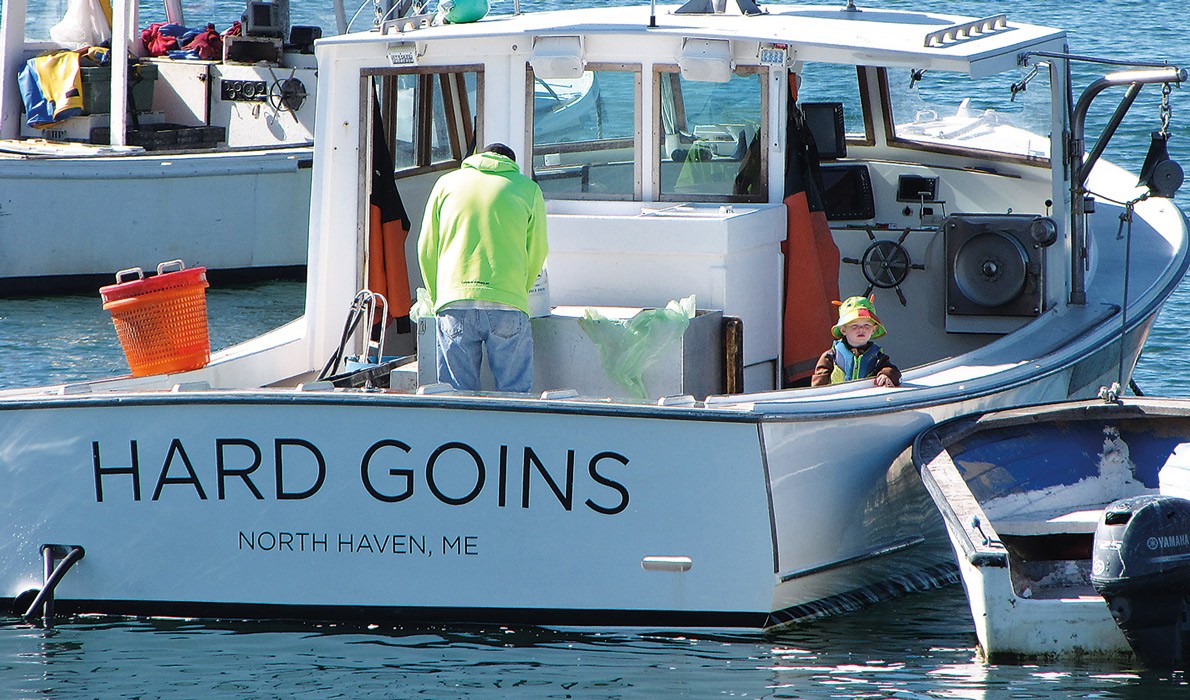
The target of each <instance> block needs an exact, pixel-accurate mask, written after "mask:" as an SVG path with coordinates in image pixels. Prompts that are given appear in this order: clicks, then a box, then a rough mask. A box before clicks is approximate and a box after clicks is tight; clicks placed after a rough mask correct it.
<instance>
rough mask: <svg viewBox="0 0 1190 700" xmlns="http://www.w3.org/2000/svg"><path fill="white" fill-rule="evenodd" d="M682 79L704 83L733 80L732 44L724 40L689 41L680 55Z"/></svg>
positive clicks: (679, 64) (685, 42)
mask: <svg viewBox="0 0 1190 700" xmlns="http://www.w3.org/2000/svg"><path fill="white" fill-rule="evenodd" d="M678 67H679V68H680V69H681V70H682V78H683V79H685V80H695V81H698V82H704V83H726V82H728V81H729V80H731V67H732V66H731V42H729V41H725V40H723V39H687V40H686V41H684V42H682V51H681V53H679V54H678Z"/></svg>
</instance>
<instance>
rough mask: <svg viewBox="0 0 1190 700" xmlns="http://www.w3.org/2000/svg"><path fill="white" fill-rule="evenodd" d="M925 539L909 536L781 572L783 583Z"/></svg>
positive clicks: (893, 550) (893, 552)
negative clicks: (851, 554)
mask: <svg viewBox="0 0 1190 700" xmlns="http://www.w3.org/2000/svg"><path fill="white" fill-rule="evenodd" d="M925 541H926V538H924V537H922V536H921V535H915V536H913V537H907V538H905V539H903V540H899V541H897V542H893V543H892V544H886V545H884V546H883V547H879V548H877V549H871V550H868V551H867V552H864V553H863V554H857V555H855V556H853V557H847V558H846V559H838V560H836V561H833V562H830V563H829V564H820V565H818V566H811V567H810V568H808V569H802V570H801V571H792V572H790V573H787V574H781V583H788V582H789V581H793V580H795V579H799V578H805V577H806V576H813V575H814V574H821V573H822V572H824V571H830V570H831V569H838V568H840V567H844V566H850V565H852V564H858V563H859V562H861V561H868V560H869V559H876V558H878V557H883V556H886V555H889V554H895V553H896V552H900V551H901V550H904V549H909V548H910V547H916V546H917V545H919V544H921V543H923V542H925Z"/></svg>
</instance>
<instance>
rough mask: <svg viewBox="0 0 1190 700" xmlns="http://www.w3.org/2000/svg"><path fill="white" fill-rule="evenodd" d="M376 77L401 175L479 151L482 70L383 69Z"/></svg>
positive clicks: (456, 161) (455, 162) (389, 141)
mask: <svg viewBox="0 0 1190 700" xmlns="http://www.w3.org/2000/svg"><path fill="white" fill-rule="evenodd" d="M370 80H371V81H372V86H373V89H374V92H375V95H376V97H377V100H378V103H379V105H380V116H381V121H382V123H383V125H384V133H385V140H386V142H387V145H388V147H389V150H390V152H391V153H392V156H393V170H394V171H395V172H396V173H397V174H399V175H400V174H408V173H412V172H416V171H419V170H423V169H438V168H447V167H456V166H457V165H458V164H459V162H460V161H462V159H463V158H465V157H466V156H467V155H468V154H469V153H471V152H472V151H474V149H475V133H476V129H477V122H476V119H477V115H478V114H479V109H478V107H479V106H478V104H477V95H478V93H479V86H480V84H481V83H482V73H481V72H480V71H479V70H476V69H473V70H465V69H464V70H442V71H436V70H434V69H416V70H412V71H405V72H382V73H378V74H375V75H372V76H370Z"/></svg>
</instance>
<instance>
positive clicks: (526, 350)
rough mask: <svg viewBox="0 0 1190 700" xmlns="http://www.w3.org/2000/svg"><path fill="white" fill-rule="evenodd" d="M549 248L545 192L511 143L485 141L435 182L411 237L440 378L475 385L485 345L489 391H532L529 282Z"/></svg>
mask: <svg viewBox="0 0 1190 700" xmlns="http://www.w3.org/2000/svg"><path fill="white" fill-rule="evenodd" d="M548 250H549V244H548V242H547V241H546V230H545V198H544V197H543V196H542V194H541V188H540V187H538V186H537V183H536V182H534V181H533V180H532V179H530V178H528V177H526V176H525V175H523V174H522V173H521V171H520V169H519V168H518V167H517V164H516V154H515V153H513V151H512V149H511V148H509V147H508V146H505V145H504V144H502V143H493V144H490V145H488V146H487V147H486V148H485V149H484V152H483V153H477V154H475V155H473V156H471V157H469V158H467V159H466V160H464V161H463V164H462V166H461V167H460V168H459V169H458V170H456V171H455V172H452V173H449V174H447V175H443V176H442V177H441V178H439V179H438V182H437V183H436V184H435V185H434V189H433V190H431V192H430V198H429V201H428V202H427V203H426V213H425V217H424V218H423V220H422V227H421V236H420V238H419V239H418V241H417V253H418V261H419V262H420V263H421V274H422V279H423V280H425V288H426V291H427V292H429V295H430V303H431V304H432V305H433V309H434V313H435V314H436V315H437V317H438V337H437V342H438V381H440V382H448V383H450V384H451V386H453V387H454V388H456V389H463V390H469V391H475V390H478V389H479V370H480V362H481V358H482V348H483V347H486V348H487V354H488V365H489V366H490V367H491V370H492V376H493V377H494V378H495V380H496V390H497V391H518V392H527V391H529V388H530V387H531V386H532V384H533V334H532V332H531V330H530V327H529V289H530V288H532V286H533V283H534V281H536V279H537V275H538V274H540V273H541V267H542V265H543V264H544V263H545V257H546V253H547V252H548Z"/></svg>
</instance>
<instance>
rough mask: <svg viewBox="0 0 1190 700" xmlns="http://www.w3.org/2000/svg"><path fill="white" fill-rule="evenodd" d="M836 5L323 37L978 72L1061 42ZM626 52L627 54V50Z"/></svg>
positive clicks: (568, 15)
mask: <svg viewBox="0 0 1190 700" xmlns="http://www.w3.org/2000/svg"><path fill="white" fill-rule="evenodd" d="M840 8H841V6H840V5H772V4H770V5H765V6H764V9H765V10H766V11H767V14H763V15H754V16H744V15H741V14H730V13H729V14H715V15H703V14H674V12H673V11H674V10H675V9H677V6H674V5H671V6H658V7H657V10H656V18H657V26H656V27H653V28H650V27H649V26H648V24H649V16H650V8H649V6H648V5H642V6H633V7H597V8H587V9H578V10H557V11H547V12H530V13H523V14H520V15H503V16H495V15H493V16H488V17H486V18H484V19H483V20H480V21H479V22H473V23H469V24H453V25H441V26H432V27H425V28H421V29H415V30H411V31H406V32H403V33H399V34H398V33H396V32H395V31H390V32H389V34H387V35H385V36H384V37H381V36H380V35H379V33H377V32H369V33H366V34H357V35H352V36H347V37H331V38H329V39H326V40H324V41H325V42H327V43H337V42H351V41H367V40H368V38H369V37H370V38H371V39H372V40H384V41H390V42H391V41H393V40H394V39H403V40H430V41H434V40H443V39H476V38H484V37H500V36H517V37H523V36H526V35H528V36H560V35H595V34H635V35H639V36H640V37H641V38H640V39H639V40H646V39H644V37H648V36H665V37H668V38H669V39H670V40H672V38H673V37H675V36H676V37H683V38H684V37H696V38H703V39H729V40H735V41H759V42H765V43H773V44H787V45H789V47H790V49H791V51H793V52H794V55H793V56H792V58H793V59H794V60H803V61H825V62H831V63H844V64H860V65H875V66H895V67H911V68H931V69H936V70H952V71H960V72H964V73H969V74H970V75H972V76H973V77H981V76H984V75H990V74H993V73H998V72H1001V71H1005V70H1009V69H1012V68H1013V67H1015V66H1017V65H1019V59H1020V56H1021V54H1023V53H1025V52H1027V51H1036V50H1045V51H1062V50H1065V42H1066V32H1065V31H1063V30H1060V29H1053V28H1049V27H1041V26H1037V25H1030V24H1023V23H1018V22H1013V21H1011V20H1008V21H1007V22H1006V23H1004V24H1003V26H1001V27H997V28H995V29H993V30H991V31H983V32H971V33H968V34H966V35H964V34H962V33H961V32H960V33H956V35H955V37H954V38H952V39H946V40H943V41H941V42H939V41H934V42H931V43H927V37H928V36H929V35H930V34H931V33H935V32H939V31H941V30H946V29H948V28H952V27H956V26H958V25H964V24H968V23H974V22H977V21H979V20H980V19H982V18H975V17H964V16H959V15H944V14H937V13H931V12H906V11H896V10H877V9H863V10H861V11H859V12H847V11H843V10H842V9H840ZM626 58H627V57H626Z"/></svg>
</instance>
